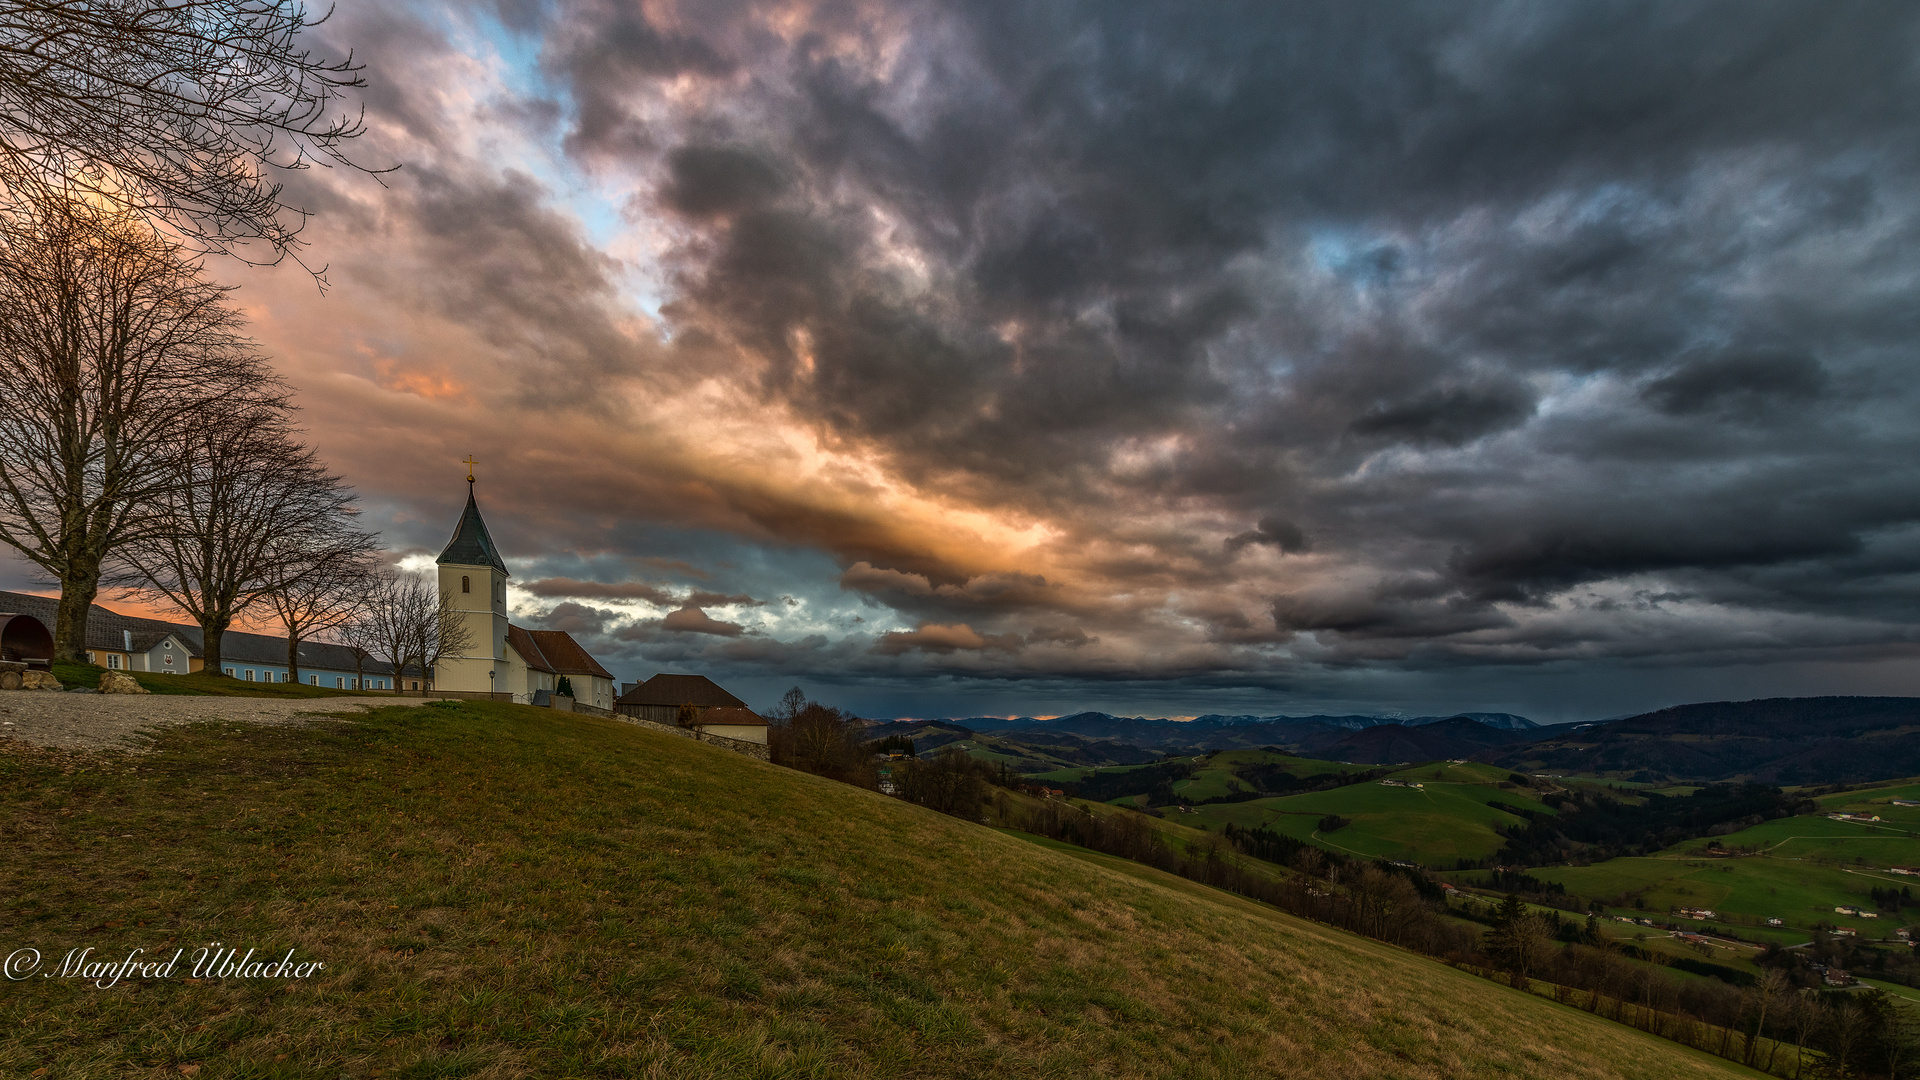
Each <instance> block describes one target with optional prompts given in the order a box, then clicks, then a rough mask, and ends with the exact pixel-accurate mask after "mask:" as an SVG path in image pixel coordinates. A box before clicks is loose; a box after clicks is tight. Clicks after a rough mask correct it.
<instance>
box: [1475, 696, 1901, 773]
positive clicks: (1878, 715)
mask: <svg viewBox="0 0 1920 1080" xmlns="http://www.w3.org/2000/svg"><path fill="white" fill-rule="evenodd" d="M1481 759H1482V760H1485V761H1491V762H1494V763H1496V764H1500V765H1505V766H1507V767H1508V768H1514V769H1521V770H1525V771H1530V772H1566V773H1576V772H1578V773H1595V772H1611V773H1628V774H1630V775H1636V776H1643V778H1644V779H1647V780H1683V781H1713V780H1753V781H1758V782H1761V783H1768V784H1828V783H1859V782H1863V781H1868V780H1890V779H1893V778H1895V777H1902V776H1915V775H1920V698H1893V697H1817V698H1766V699H1762V700H1758V701H1716V702H1707V703H1703V704H1698V705H1676V706H1674V707H1673V708H1670V709H1661V710H1659V711H1657V712H1650V713H1642V714H1641V715H1638V716H1629V717H1626V718H1624V719H1620V720H1610V721H1606V722H1604V723H1597V724H1585V725H1580V726H1579V727H1578V728H1577V729H1573V730H1569V729H1559V730H1555V731H1549V732H1548V737H1547V738H1544V739H1539V740H1536V741H1532V742H1528V743H1526V744H1524V745H1521V744H1515V745H1511V746H1507V747H1503V748H1500V749H1498V750H1496V751H1491V752H1488V753H1486V754H1483V755H1481Z"/></svg>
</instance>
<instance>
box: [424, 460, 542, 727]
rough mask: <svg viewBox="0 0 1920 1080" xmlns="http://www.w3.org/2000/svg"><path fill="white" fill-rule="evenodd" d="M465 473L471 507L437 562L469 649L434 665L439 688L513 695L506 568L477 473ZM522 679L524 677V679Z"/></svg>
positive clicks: (443, 593)
mask: <svg viewBox="0 0 1920 1080" xmlns="http://www.w3.org/2000/svg"><path fill="white" fill-rule="evenodd" d="M471 464H472V463H471V462H469V471H468V473H467V508H466V510H465V512H463V513H462V514H461V515H460V523H459V524H458V525H456V526H454V530H453V539H451V540H449V541H447V547H446V550H445V551H442V552H441V553H440V558H439V559H437V560H435V561H436V562H437V563H439V565H440V595H441V596H442V597H443V598H451V603H450V604H449V605H448V606H449V607H451V608H453V609H454V610H455V611H457V612H459V613H460V618H461V620H462V621H463V622H464V623H465V624H466V627H467V640H468V645H467V647H466V648H465V649H462V650H460V655H457V656H443V657H441V658H440V663H439V664H437V665H435V667H434V672H433V686H434V689H436V690H459V691H478V692H482V693H512V692H514V690H515V689H517V688H516V687H515V686H513V685H512V682H513V680H511V679H509V677H508V675H509V671H508V667H509V664H508V660H507V656H506V648H507V577H508V574H507V564H506V563H505V562H503V561H501V559H500V551H499V549H498V548H496V547H494V546H493V537H491V536H489V535H488V534H487V523H486V521H484V520H483V519H482V518H481V517H480V506H479V504H478V503H476V502H475V501H474V497H473V473H472V471H471ZM523 678H524V676H523Z"/></svg>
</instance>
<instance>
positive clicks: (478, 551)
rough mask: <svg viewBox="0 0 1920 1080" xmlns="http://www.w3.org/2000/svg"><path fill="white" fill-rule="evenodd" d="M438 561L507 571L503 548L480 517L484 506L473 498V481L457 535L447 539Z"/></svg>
mask: <svg viewBox="0 0 1920 1080" xmlns="http://www.w3.org/2000/svg"><path fill="white" fill-rule="evenodd" d="M434 562H436V563H453V564H455V565H456V566H491V567H493V568H494V569H495V570H498V571H500V572H501V573H502V574H505V573H506V572H507V564H506V563H504V562H502V561H501V559H500V549H498V548H496V547H494V546H493V537H492V536H489V535H488V534H487V523H486V521H485V520H483V519H482V518H481V517H480V506H479V504H478V503H476V502H474V501H473V485H472V484H468V485H467V509H466V511H465V512H464V513H462V514H461V515H460V524H459V525H457V526H455V527H454V530H453V539H451V540H449V541H447V549H446V550H445V551H442V552H441V553H440V557H439V558H438V559H435V560H434ZM509 576H511V575H509Z"/></svg>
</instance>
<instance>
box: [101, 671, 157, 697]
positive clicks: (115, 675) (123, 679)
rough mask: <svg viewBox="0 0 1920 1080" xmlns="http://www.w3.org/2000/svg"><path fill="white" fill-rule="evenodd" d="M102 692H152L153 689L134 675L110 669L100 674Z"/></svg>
mask: <svg viewBox="0 0 1920 1080" xmlns="http://www.w3.org/2000/svg"><path fill="white" fill-rule="evenodd" d="M100 692H101V693H103V694H151V693H153V691H151V690H149V689H147V688H146V687H144V686H141V685H140V684H139V683H138V682H136V681H135V680H134V677H133V676H131V675H129V674H127V673H126V672H124V671H108V672H104V673H102V674H101V676H100Z"/></svg>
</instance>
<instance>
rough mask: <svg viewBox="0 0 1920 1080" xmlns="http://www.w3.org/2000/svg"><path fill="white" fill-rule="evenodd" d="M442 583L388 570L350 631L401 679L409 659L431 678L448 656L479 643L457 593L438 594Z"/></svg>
mask: <svg viewBox="0 0 1920 1080" xmlns="http://www.w3.org/2000/svg"><path fill="white" fill-rule="evenodd" d="M438 591H439V589H438V586H437V585H436V584H435V583H434V582H433V581H431V580H429V579H428V578H426V577H422V576H421V575H418V574H407V573H397V572H394V571H387V572H385V573H383V574H381V575H380V576H379V577H378V578H377V579H376V581H375V583H374V586H373V588H372V589H371V590H370V591H369V593H368V597H367V602H366V605H365V607H364V608H363V609H362V613H361V615H360V617H359V618H358V619H356V620H354V622H353V623H352V624H351V625H350V627H349V628H347V632H346V634H345V635H344V636H345V637H346V638H349V639H351V640H353V641H356V642H358V643H360V645H361V647H363V648H365V649H366V650H367V651H368V652H369V653H371V654H373V655H374V656H376V657H378V658H380V659H381V660H384V661H386V662H387V663H389V664H392V665H393V672H394V679H395V680H396V683H395V685H398V680H399V678H400V677H401V674H402V673H403V672H404V671H405V670H406V669H407V667H408V666H409V665H412V666H414V667H417V668H418V669H419V670H420V673H421V677H422V678H431V677H432V673H433V668H434V665H436V664H438V663H439V662H440V660H441V658H442V657H445V656H449V655H455V654H458V653H460V652H463V651H464V650H466V649H467V648H468V647H469V646H471V645H472V644H473V642H472V641H471V639H470V635H469V633H468V631H467V626H466V622H465V620H464V619H463V618H462V617H461V614H460V612H457V611H455V610H454V609H453V607H452V599H453V598H452V597H441V596H438V595H437V594H438Z"/></svg>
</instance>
